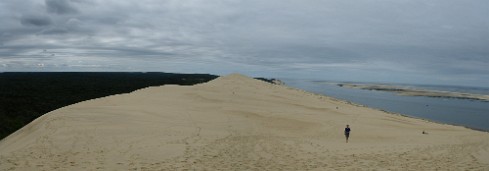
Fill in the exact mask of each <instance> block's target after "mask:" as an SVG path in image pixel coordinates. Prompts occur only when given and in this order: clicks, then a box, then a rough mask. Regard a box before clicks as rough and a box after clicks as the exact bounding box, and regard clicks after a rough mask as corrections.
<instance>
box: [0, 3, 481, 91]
mask: <svg viewBox="0 0 489 171" xmlns="http://www.w3.org/2000/svg"><path fill="white" fill-rule="evenodd" d="M0 21H1V24H0V72H17V71H35V72H46V71H60V72H63V71H82V72H85V71H87V72H92V71H122V72H139V71H142V72H148V71H156V72H180V73H211V74H217V75H225V74H230V73H242V74H246V75H250V76H262V77H275V78H306V79H315V80H336V81H361V82H388V83H415V84H444V85H465V86H479V87H489V1H487V0H466V1H461V0H355V1H350V0H266V1H263V0H21V1H19V0H1V1H0Z"/></svg>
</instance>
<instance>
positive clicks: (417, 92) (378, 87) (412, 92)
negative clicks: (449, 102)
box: [337, 83, 489, 102]
mask: <svg viewBox="0 0 489 171" xmlns="http://www.w3.org/2000/svg"><path fill="white" fill-rule="evenodd" d="M337 85H338V86H340V87H345V88H355V89H363V90H375V91H385V92H394V93H396V94H398V95H402V96H424V97H434V98H454V99H467V100H479V101H484V102H489V95H482V94H473V93H462V92H449V91H437V90H426V89H414V88H410V87H402V86H394V85H385V84H353V83H338V84H337Z"/></svg>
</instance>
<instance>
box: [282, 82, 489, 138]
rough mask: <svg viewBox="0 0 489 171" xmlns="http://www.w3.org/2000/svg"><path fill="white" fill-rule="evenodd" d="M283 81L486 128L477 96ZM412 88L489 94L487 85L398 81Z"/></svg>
mask: <svg viewBox="0 0 489 171" xmlns="http://www.w3.org/2000/svg"><path fill="white" fill-rule="evenodd" d="M281 80H282V81H283V82H285V84H286V85H288V86H290V87H295V88H299V89H303V90H306V91H309V92H313V93H317V94H323V95H326V96H331V97H334V98H337V99H342V100H346V101H350V102H353V103H357V104H361V105H365V106H368V107H371V108H376V109H381V110H385V111H388V112H394V113H399V114H403V115H407V116H411V117H417V118H422V119H426V120H431V121H435V122H440V123H447V124H452V125H460V126H465V127H468V128H473V129H478V130H483V131H489V102H484V101H479V100H467V99H455V98H435V97H421V96H400V95H397V94H396V93H394V92H384V91H375V90H362V89H352V88H346V87H339V86H337V84H334V83H331V82H324V81H312V80H298V79H281ZM400 86H409V87H412V88H420V89H429V90H440V91H454V92H462V93H463V92H467V93H477V94H489V88H473V87H457V86H433V85H400Z"/></svg>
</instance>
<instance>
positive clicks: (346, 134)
mask: <svg viewBox="0 0 489 171" xmlns="http://www.w3.org/2000/svg"><path fill="white" fill-rule="evenodd" d="M350 131H351V129H350V125H346V128H345V137H346V143H348V138H349V137H350Z"/></svg>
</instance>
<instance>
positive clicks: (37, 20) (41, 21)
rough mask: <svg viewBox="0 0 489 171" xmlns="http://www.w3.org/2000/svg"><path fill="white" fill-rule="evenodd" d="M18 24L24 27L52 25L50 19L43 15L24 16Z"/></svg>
mask: <svg viewBox="0 0 489 171" xmlns="http://www.w3.org/2000/svg"><path fill="white" fill-rule="evenodd" d="M20 23H21V24H22V25H24V26H37V27H42V26H49V25H51V24H53V22H52V21H51V18H49V17H48V16H45V15H25V16H22V18H21V19H20Z"/></svg>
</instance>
